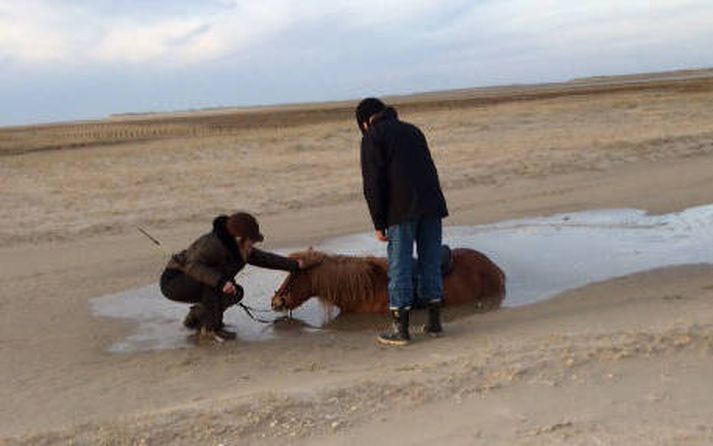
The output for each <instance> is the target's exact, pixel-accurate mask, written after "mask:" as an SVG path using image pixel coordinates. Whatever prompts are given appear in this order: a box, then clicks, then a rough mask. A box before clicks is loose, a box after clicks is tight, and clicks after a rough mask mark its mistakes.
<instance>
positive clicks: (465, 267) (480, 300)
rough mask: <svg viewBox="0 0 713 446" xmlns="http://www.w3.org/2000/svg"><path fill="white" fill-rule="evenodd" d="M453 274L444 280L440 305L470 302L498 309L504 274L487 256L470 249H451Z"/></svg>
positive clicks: (502, 295)
mask: <svg viewBox="0 0 713 446" xmlns="http://www.w3.org/2000/svg"><path fill="white" fill-rule="evenodd" d="M452 257H453V271H452V272H451V274H449V275H447V276H445V277H444V283H443V285H444V304H445V305H453V304H462V303H469V302H474V303H475V304H476V305H477V306H478V307H479V308H481V309H483V310H490V309H495V308H499V307H500V305H501V304H502V301H503V299H504V298H505V273H504V272H503V270H502V269H500V267H499V266H498V265H496V264H495V262H493V261H492V260H491V259H490V258H489V257H488V256H486V255H485V254H483V253H482V252H480V251H476V250H475V249H470V248H455V249H453V250H452Z"/></svg>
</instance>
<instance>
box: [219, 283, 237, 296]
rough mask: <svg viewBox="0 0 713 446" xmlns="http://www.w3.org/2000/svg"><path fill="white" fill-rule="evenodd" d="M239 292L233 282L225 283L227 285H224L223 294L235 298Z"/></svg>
mask: <svg viewBox="0 0 713 446" xmlns="http://www.w3.org/2000/svg"><path fill="white" fill-rule="evenodd" d="M237 292H238V290H237V289H235V285H234V284H233V282H225V285H223V293H225V294H229V295H231V296H234V295H235V293H237Z"/></svg>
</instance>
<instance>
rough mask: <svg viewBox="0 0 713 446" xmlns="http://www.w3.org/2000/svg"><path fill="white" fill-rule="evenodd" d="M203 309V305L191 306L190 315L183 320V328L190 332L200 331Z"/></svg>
mask: <svg viewBox="0 0 713 446" xmlns="http://www.w3.org/2000/svg"><path fill="white" fill-rule="evenodd" d="M202 311H203V307H202V306H201V304H196V305H191V309H190V310H188V314H187V315H186V317H185V318H184V319H183V326H184V327H186V328H187V329H189V330H198V329H199V328H201V312H202Z"/></svg>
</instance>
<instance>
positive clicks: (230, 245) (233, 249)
mask: <svg viewBox="0 0 713 446" xmlns="http://www.w3.org/2000/svg"><path fill="white" fill-rule="evenodd" d="M227 223H228V216H227V215H219V216H217V217H215V219H214V220H213V233H214V234H215V235H216V236H217V237H218V240H220V242H221V243H222V244H223V246H225V247H226V248H227V249H228V252H230V255H231V256H232V257H233V259H234V260H239V259H242V258H243V257H242V255H241V254H240V248H238V242H236V241H235V237H233V236H232V235H230V233H229V232H228V229H227V228H226V224H227Z"/></svg>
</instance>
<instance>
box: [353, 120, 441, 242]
mask: <svg viewBox="0 0 713 446" xmlns="http://www.w3.org/2000/svg"><path fill="white" fill-rule="evenodd" d="M361 172H362V178H363V180H364V197H365V198H366V201H367V203H368V205H369V212H370V213H371V219H372V221H373V222H374V227H375V228H376V229H385V228H388V227H389V226H391V225H395V224H399V223H403V222H406V221H409V220H414V219H418V218H421V217H436V218H443V217H446V216H448V208H447V207H446V200H445V198H444V197H443V192H442V191H441V186H440V183H439V181H438V172H437V171H436V166H435V165H434V164H433V159H432V158H431V152H430V151H429V150H428V143H427V142H426V137H425V136H424V135H423V133H421V131H420V130H419V129H418V128H417V127H416V126H414V125H412V124H409V123H406V122H402V121H399V119H398V116H397V115H396V111H395V110H394V109H393V108H391V107H388V108H386V109H385V110H384V111H383V112H381V113H379V114H378V115H376V116H375V117H374V118H373V119H372V121H371V124H370V125H369V130H368V131H367V132H365V133H364V135H363V137H362V140H361Z"/></svg>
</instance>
